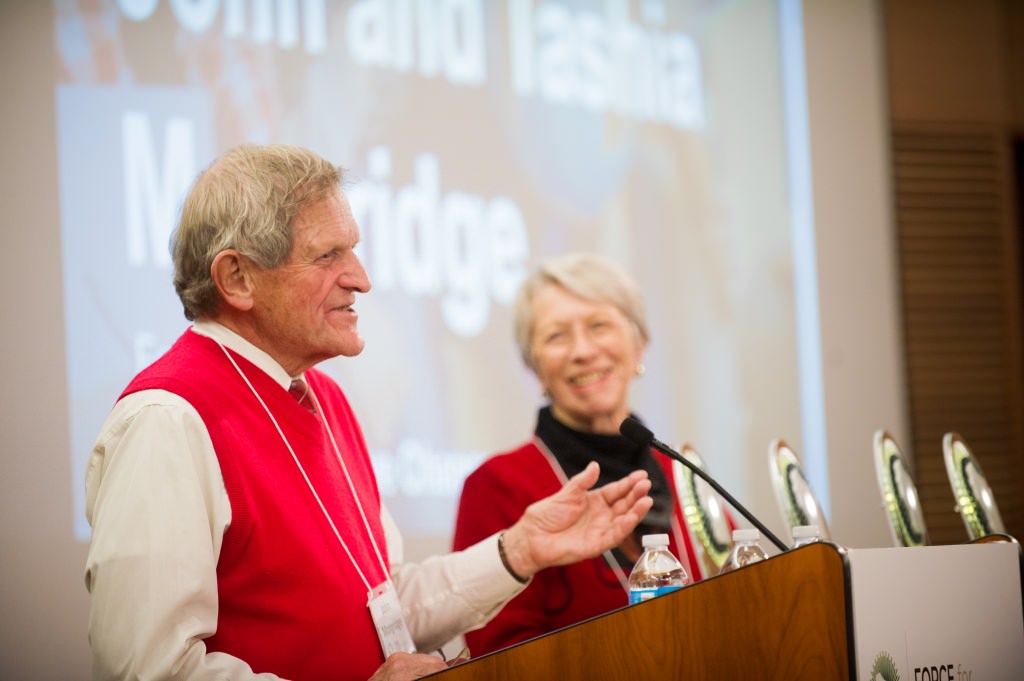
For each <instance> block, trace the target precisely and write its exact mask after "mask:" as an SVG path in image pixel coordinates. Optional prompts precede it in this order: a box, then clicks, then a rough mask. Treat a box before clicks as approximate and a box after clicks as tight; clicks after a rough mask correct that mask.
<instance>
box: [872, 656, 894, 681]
mask: <svg viewBox="0 0 1024 681" xmlns="http://www.w3.org/2000/svg"><path fill="white" fill-rule="evenodd" d="M869 678H870V679H871V681H900V670H899V669H897V668H896V663H895V662H893V661H892V656H891V655H889V653H887V652H885V651H884V650H883V651H882V652H880V653H878V655H876V656H875V666H873V667H872V668H871V676H870V677H869Z"/></svg>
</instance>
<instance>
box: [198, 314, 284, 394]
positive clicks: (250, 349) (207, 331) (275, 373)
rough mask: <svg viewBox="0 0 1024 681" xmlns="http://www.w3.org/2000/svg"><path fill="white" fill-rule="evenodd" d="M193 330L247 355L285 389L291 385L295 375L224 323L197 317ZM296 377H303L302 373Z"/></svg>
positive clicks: (243, 355)
mask: <svg viewBox="0 0 1024 681" xmlns="http://www.w3.org/2000/svg"><path fill="white" fill-rule="evenodd" d="M192 330H193V331H195V332H196V333H198V334H199V335H200V336H206V337H207V338H212V339H213V340H215V341H217V342H218V343H220V344H221V345H223V346H224V347H226V348H228V349H229V350H232V351H234V352H237V353H238V354H239V355H241V356H242V357H245V358H246V359H247V360H249V361H250V362H252V363H253V364H255V365H256V366H257V367H258V368H259V369H262V370H263V372H264V373H266V374H267V375H268V376H270V377H271V378H272V379H274V380H275V381H277V383H279V384H280V385H281V387H282V388H284V389H285V390H287V389H288V388H289V387H290V386H291V384H292V380H293V377H292V376H289V375H288V372H287V371H285V369H284V367H282V366H281V365H280V364H278V363H277V361H276V360H275V359H274V358H273V357H271V356H270V355H268V354H267V353H266V352H264V351H263V350H260V349H259V348H258V347H256V346H255V345H253V344H252V343H250V342H249V341H247V340H246V339H244V338H242V337H241V336H239V335H238V334H237V333H235V332H234V331H232V330H231V329H229V328H228V327H226V326H224V325H223V324H220V323H218V322H215V321H213V320H212V319H197V320H196V322H195V323H194V324H193V325H192ZM294 378H301V375H300V376H296V377H294Z"/></svg>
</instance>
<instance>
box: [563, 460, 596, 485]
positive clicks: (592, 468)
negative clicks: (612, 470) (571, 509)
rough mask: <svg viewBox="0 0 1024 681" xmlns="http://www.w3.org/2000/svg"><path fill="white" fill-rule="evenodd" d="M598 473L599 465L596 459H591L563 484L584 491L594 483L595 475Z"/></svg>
mask: <svg viewBox="0 0 1024 681" xmlns="http://www.w3.org/2000/svg"><path fill="white" fill-rule="evenodd" d="M600 474H601V467H600V466H599V465H598V463H597V462H596V461H591V462H590V463H588V464H587V467H586V468H584V469H583V470H582V471H580V472H579V473H577V474H576V475H574V476H572V477H571V478H570V479H569V482H567V483H565V486H566V487H571V488H573V489H581V490H583V491H586V490H588V489H590V488H591V487H593V486H594V483H595V482H597V477H598V476H599V475H600Z"/></svg>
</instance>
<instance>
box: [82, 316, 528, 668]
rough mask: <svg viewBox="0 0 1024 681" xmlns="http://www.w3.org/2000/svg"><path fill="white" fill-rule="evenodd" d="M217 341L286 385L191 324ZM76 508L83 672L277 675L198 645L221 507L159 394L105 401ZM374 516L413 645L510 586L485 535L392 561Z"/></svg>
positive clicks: (209, 446) (279, 372)
mask: <svg viewBox="0 0 1024 681" xmlns="http://www.w3.org/2000/svg"><path fill="white" fill-rule="evenodd" d="M193 330H194V331H195V332H196V333H199V334H202V335H204V336H208V337H210V338H213V339H214V340H217V341H218V342H220V343H221V344H222V345H224V346H226V347H228V348H230V349H231V350H233V351H235V352H237V353H238V354H240V355H242V356H243V357H245V358H246V359H247V360H249V361H251V362H252V363H253V364H255V365H256V366H257V367H259V368H260V369H262V370H263V371H265V372H266V373H267V374H268V375H270V376H271V377H272V378H273V379H274V380H276V381H277V382H278V383H280V384H281V386H282V387H284V388H285V389H287V388H288V387H289V385H290V384H291V381H292V377H291V376H289V375H288V373H287V372H286V371H285V370H284V368H283V367H281V366H280V365H279V364H278V363H277V362H276V361H274V360H273V359H272V358H271V357H270V356H269V355H268V354H266V353H265V352H263V351H262V350H260V349H259V348H257V347H255V346H254V345H252V344H251V343H249V342H248V341H246V340H245V339H243V338H242V337H241V336H239V335H237V334H235V333H234V332H232V331H231V330H229V329H227V328H225V327H224V326H221V325H220V324H217V323H215V322H211V321H199V322H196V324H195V325H194V327H193ZM85 487H86V516H87V518H88V519H89V522H90V524H91V525H92V528H93V534H92V542H91V545H90V547H89V554H88V558H87V560H86V570H85V583H86V587H87V588H88V590H89V592H90V594H91V611H90V615H89V641H90V645H91V646H92V649H93V678H94V679H97V680H99V679H190V680H192V681H204V680H207V679H210V680H212V679H218V680H221V681H223V680H227V679H231V680H243V679H263V680H269V679H277V678H278V677H276V676H274V675H272V674H254V673H253V672H252V670H251V669H250V667H249V665H248V664H246V662H245V661H244V660H240V659H238V658H235V657H232V656H230V655H227V654H225V653H219V652H216V653H207V651H206V646H205V644H204V642H203V640H204V639H205V638H206V637H207V636H210V635H211V634H213V633H214V631H215V629H216V626H217V574H216V569H217V560H218V556H219V555H220V550H221V544H222V541H223V538H224V532H225V530H227V528H228V526H229V525H230V524H231V505H230V503H229V501H228V495H227V491H226V490H225V488H224V482H223V479H222V477H221V472H220V466H219V464H218V460H217V455H216V453H215V452H214V449H213V443H212V442H211V441H210V436H209V434H208V432H207V430H206V427H205V425H204V424H203V420H202V418H201V417H200V416H199V414H198V412H196V410H195V409H194V408H193V407H192V406H191V405H190V404H189V403H188V402H186V401H185V400H184V399H182V398H181V397H179V396H178V395H175V394H173V393H170V392H168V391H165V390H142V391H139V392H136V393H133V394H131V395H128V396H127V397H125V398H124V399H122V400H119V401H118V402H117V404H116V405H114V408H113V410H112V411H111V413H110V416H109V417H108V418H107V421H106V423H104V425H103V428H102V429H101V431H100V434H99V437H98V438H97V439H96V443H95V444H94V445H93V449H92V452H91V453H90V455H89V461H88V464H87V467H86V474H85ZM381 522H382V523H383V526H384V534H385V539H386V542H387V553H388V557H389V560H390V562H391V565H390V567H391V574H392V577H393V580H394V582H395V587H396V589H397V591H398V596H399V600H400V601H401V603H402V609H403V613H404V615H405V620H406V623H407V624H408V626H409V630H410V633H411V634H412V637H413V640H414V641H415V642H416V645H417V647H418V649H420V650H423V651H429V650H432V649H434V648H437V647H438V646H440V645H442V644H443V643H444V642H446V641H448V640H449V639H451V638H452V637H454V636H456V635H458V634H459V633H462V632H464V631H467V630H470V629H474V628H477V627H480V626H482V625H483V624H485V623H486V622H487V621H488V620H490V619H491V618H492V617H493V616H494V615H495V614H496V613H497V612H498V610H500V609H501V607H502V606H503V605H504V604H505V603H506V602H507V601H508V600H509V599H510V598H512V597H513V596H515V595H516V594H517V593H519V592H520V591H521V590H522V589H523V585H522V584H520V583H519V582H518V581H517V580H516V579H515V578H514V577H512V576H511V575H510V574H509V573H508V571H507V570H506V569H505V568H504V567H503V566H502V563H501V560H500V557H499V555H498V549H497V540H496V536H495V537H490V538H488V539H485V540H484V541H482V542H480V543H479V544H477V545H475V546H472V547H470V548H468V549H466V550H465V551H461V552H458V553H452V554H448V555H445V556H437V557H432V558H429V559H427V560H426V561H424V562H423V563H420V564H418V565H417V564H412V563H409V564H403V560H402V537H401V534H400V533H399V531H398V528H397V527H396V526H395V524H394V521H393V520H392V519H391V516H390V514H389V513H388V512H387V509H386V508H385V507H384V506H383V505H382V506H381ZM310 635H315V632H310Z"/></svg>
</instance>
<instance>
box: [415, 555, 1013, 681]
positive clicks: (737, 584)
mask: <svg viewBox="0 0 1024 681" xmlns="http://www.w3.org/2000/svg"><path fill="white" fill-rule="evenodd" d="M1022 572H1024V571H1022V558H1021V548H1020V545H1019V544H1018V543H1017V542H1016V540H1014V539H1013V538H1012V537H1006V536H1002V537H990V538H986V539H983V540H978V541H977V542H973V543H972V544H960V545H955V546H926V547H914V548H888V549H842V548H840V547H838V546H836V545H834V544H829V543H817V544H810V545H808V546H804V547H802V548H799V549H794V550H792V551H787V552H785V553H783V554H780V555H777V556H774V557H772V558H769V559H768V560H766V561H763V562H760V563H755V564H754V565H750V566H747V567H745V568H741V569H739V570H736V571H735V572H730V573H727V574H724V575H719V576H718V577H712V578H711V579H706V580H704V581H702V582H698V583H696V584H692V585H690V586H688V587H685V588H683V589H681V590H679V591H676V592H673V593H670V594H667V595H665V596H662V597H660V598H655V599H653V600H650V601H646V602H644V603H640V604H637V605H634V606H630V607H627V608H621V609H619V610H615V611H613V612H610V613H608V614H606V615H602V616H601V617H595V618H594V619H591V620H588V621H586V622H581V623H580V624H577V625H576V626H573V627H568V628H566V629H562V630H561V631H556V632H554V633H551V634H548V635H546V636H541V637H538V638H535V639H533V640H531V641H526V642H525V643H521V644H519V645H516V646H512V647H511V648H507V649H505V650H500V651H498V652H496V653H492V654H490V655H484V656H482V657H480V658H478V659H475V660H471V661H469V662H466V663H464V664H462V665H459V666H457V667H453V668H451V669H448V670H446V671H443V672H439V673H438V674H435V676H443V677H444V681H483V680H485V679H486V680H488V681H492V680H493V681H511V680H512V679H517V680H518V679H524V680H529V681H545V680H548V679H550V680H551V681H576V680H579V681H583V680H584V679H585V680H587V681H593V680H594V679H610V680H614V681H619V680H622V681H633V680H634V679H643V680H644V681H649V680H654V679H684V680H685V681H703V680H705V679H707V680H714V681H719V680H722V679H778V680H779V681H782V680H786V681H789V680H791V679H808V680H813V681H823V680H824V681H830V680H831V679H847V680H849V681H853V680H854V679H858V680H859V679H868V678H872V679H874V678H879V679H893V678H902V679H907V680H908V681H909V680H910V679H921V680H924V681H949V680H951V679H960V680H963V681H971V680H972V679H998V680H999V681H1003V680H1005V681H1017V680H1019V679H1024V602H1022V600H1024V597H1022V591H1024V589H1022V587H1021V581H1022Z"/></svg>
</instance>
